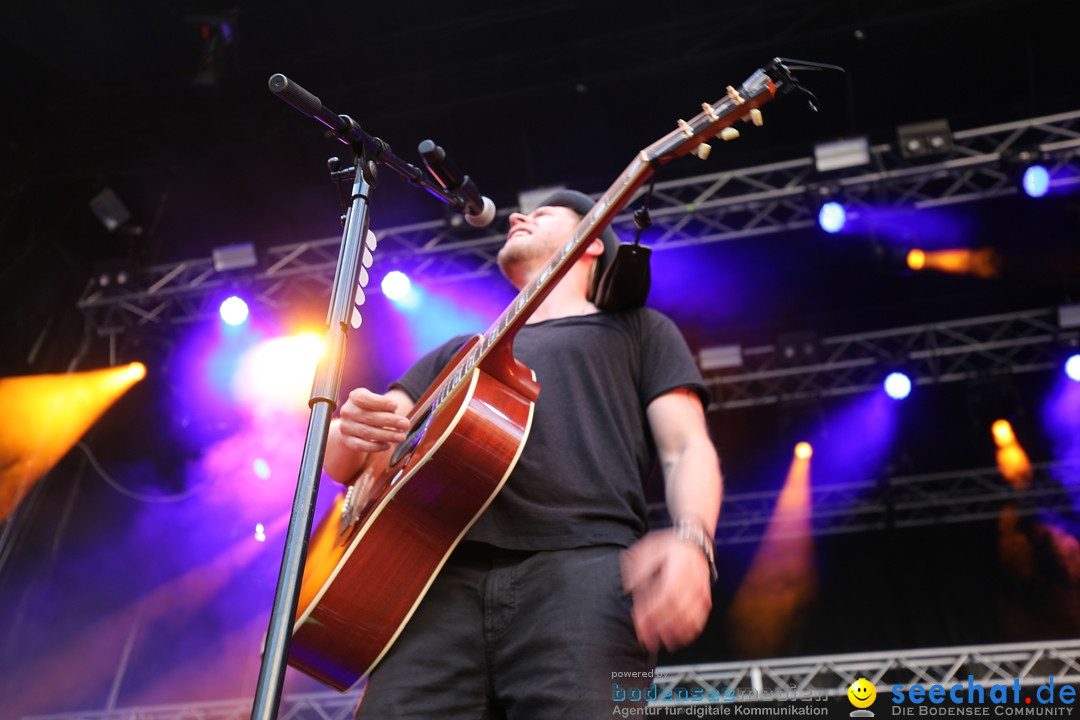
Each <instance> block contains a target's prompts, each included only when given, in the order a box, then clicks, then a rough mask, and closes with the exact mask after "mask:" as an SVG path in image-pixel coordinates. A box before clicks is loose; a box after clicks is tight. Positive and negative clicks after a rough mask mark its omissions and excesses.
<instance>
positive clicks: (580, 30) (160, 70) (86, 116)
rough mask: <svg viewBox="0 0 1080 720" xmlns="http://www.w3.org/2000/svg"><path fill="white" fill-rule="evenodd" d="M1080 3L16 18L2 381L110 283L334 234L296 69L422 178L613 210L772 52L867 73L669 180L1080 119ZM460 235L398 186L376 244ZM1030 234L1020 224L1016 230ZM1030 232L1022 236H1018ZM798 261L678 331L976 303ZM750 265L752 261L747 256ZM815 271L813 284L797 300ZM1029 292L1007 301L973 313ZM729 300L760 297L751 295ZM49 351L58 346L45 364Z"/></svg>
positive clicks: (687, 316) (58, 340) (820, 84)
mask: <svg viewBox="0 0 1080 720" xmlns="http://www.w3.org/2000/svg"><path fill="white" fill-rule="evenodd" d="M1068 5H1069V3H1066V2H1049V1H1047V0H1030V1H1028V2H1014V1H1009V0H965V1H960V0H938V1H936V2H928V1H926V0H903V1H899V0H844V1H840V0H836V1H831V0H825V1H822V2H815V3H806V2H794V1H792V0H763V1H759V2H753V3H742V4H735V3H729V2H719V1H716V0H714V1H712V2H682V3H678V4H660V3H644V2H624V3H619V2H610V1H608V2H574V1H559V0H554V1H547V2H533V1H531V0H523V1H521V2H514V3H503V4H491V5H486V6H485V5H484V4H473V5H469V4H465V5H462V4H455V3H430V2H408V1H404V2H394V3H388V2H365V3H338V2H334V3H331V2H325V1H324V0H308V1H307V2H303V3H287V2H280V1H278V0H270V1H266V2H260V3H245V2H233V3H224V2H183V1H180V0H172V1H167V0H156V1H150V2H147V1H146V0H140V1H138V2H135V1H133V0H118V1H117V2H111V3H108V4H107V5H105V6H102V5H99V4H96V3H83V2H75V1H74V0H53V1H52V2H34V3H30V2H20V3H7V4H5V6H4V8H3V9H2V10H0V61H2V63H3V67H4V68H5V72H4V73H3V74H2V75H0V97H2V98H3V105H2V108H3V109H2V115H0V123H2V130H0V134H2V137H3V140H4V152H3V155H2V173H0V189H2V203H3V205H2V206H0V288H2V289H0V292H2V293H3V295H2V298H0V299H2V300H3V303H4V306H5V308H6V309H7V310H9V312H7V313H5V314H4V326H5V328H6V329H5V335H6V336H8V337H10V338H11V342H8V343H5V345H6V347H5V348H4V350H5V352H4V353H3V363H2V366H0V369H2V370H3V371H4V372H5V374H9V373H12V372H25V371H41V370H47V369H57V368H62V367H63V366H64V365H65V364H66V363H67V362H68V361H69V359H70V355H71V354H72V353H73V352H74V344H75V343H77V340H78V338H79V337H80V336H81V332H82V326H81V323H80V321H79V318H78V317H77V315H76V314H75V313H73V312H72V308H73V306H74V300H75V298H76V297H77V296H78V293H79V290H80V289H81V288H82V284H83V282H84V280H85V278H86V276H87V273H88V272H89V271H90V269H91V268H92V267H93V265H94V264H95V263H98V262H103V261H108V260H110V259H114V258H118V257H121V256H125V255H133V256H135V257H137V258H139V259H140V260H143V261H147V262H162V261H173V260H181V259H185V258H190V257H198V256H205V255H207V254H208V253H209V250H210V249H211V248H212V247H214V246H218V245H223V244H229V243H232V242H241V241H248V240H251V239H253V238H254V239H255V241H256V242H257V243H258V244H260V245H262V246H269V245H277V244H282V243H287V242H297V241H301V240H306V239H311V238H320V237H326V236H329V235H333V234H336V233H337V232H339V228H338V224H337V215H338V206H337V197H336V193H335V191H334V190H333V188H332V187H331V186H330V184H329V182H328V181H327V179H326V171H325V165H324V162H325V159H326V158H327V157H328V156H329V155H330V154H335V153H340V152H341V150H342V149H343V148H342V146H341V145H340V144H338V143H336V142H335V141H333V140H332V139H330V138H328V137H326V135H325V134H324V133H323V132H322V130H321V127H320V126H318V125H316V124H315V123H314V122H312V121H311V120H309V119H307V118H304V117H302V116H300V115H299V114H298V113H296V112H295V111H294V110H292V109H291V108H289V107H288V106H287V105H285V104H284V103H282V102H279V101H278V100H277V99H275V98H274V97H273V96H272V95H271V94H270V93H269V92H268V91H267V79H268V78H269V77H270V75H271V74H273V73H275V72H282V73H285V74H287V75H288V76H290V77H291V78H292V79H294V80H295V81H296V82H299V83H300V84H301V85H303V86H305V87H307V88H308V89H309V90H311V91H312V92H314V93H315V94H317V95H319V96H320V97H321V98H322V99H323V101H324V102H325V103H326V105H327V106H329V107H330V108H332V109H333V110H334V111H336V112H339V113H347V114H349V115H351V116H353V117H354V118H355V119H357V120H358V121H359V122H360V123H361V125H362V126H363V127H364V128H365V130H366V131H367V132H369V133H371V134H372V135H376V136H378V137H380V138H382V139H384V140H385V141H387V142H388V143H390V144H391V146H393V148H394V149H395V151H396V152H397V153H398V154H399V155H400V156H402V157H403V158H404V159H406V160H410V161H412V162H416V163H417V164H419V158H418V157H417V155H416V152H415V148H416V145H417V144H418V143H419V141H420V140H423V139H425V138H429V137H430V138H432V139H435V140H436V141H437V142H439V143H440V144H442V145H443V146H444V147H446V148H447V149H448V151H449V152H450V153H451V154H452V157H453V158H454V159H455V160H456V162H457V164H458V165H459V166H461V167H462V169H463V170H465V171H466V172H468V173H469V174H471V175H472V176H473V177H474V178H475V179H476V180H477V182H478V184H479V185H480V189H481V190H482V192H484V194H486V195H489V196H491V197H492V198H493V199H494V200H495V201H496V203H497V204H498V205H499V206H500V207H507V206H511V205H514V204H515V203H516V198H517V193H518V191H520V190H523V189H529V188H534V187H539V186H543V185H550V184H559V183H567V184H570V185H572V186H576V187H579V188H581V189H583V190H585V191H588V192H599V191H602V190H603V189H605V188H606V187H607V184H608V183H609V182H611V180H613V179H614V177H615V176H616V175H617V174H618V172H619V171H620V170H621V169H622V168H623V167H624V166H625V165H626V163H627V162H628V161H629V160H630V158H631V157H632V156H633V154H634V153H635V152H636V151H637V150H638V149H639V148H641V147H643V146H645V145H647V144H649V143H651V142H652V141H653V140H654V139H656V138H657V137H659V136H661V135H663V134H665V133H667V132H668V131H669V130H670V129H671V127H672V126H673V122H674V120H675V119H676V118H678V117H682V116H686V117H688V116H690V115H692V114H695V113H696V108H697V107H698V105H699V103H700V102H701V101H702V100H714V99H715V98H716V97H719V96H720V95H722V93H723V88H724V87H725V86H726V85H728V84H737V83H738V82H741V81H742V80H743V79H744V78H745V77H746V76H748V75H749V74H750V73H751V72H752V71H753V70H755V69H756V68H757V67H759V66H761V65H762V64H764V63H765V62H767V61H768V60H769V59H770V58H772V57H773V56H785V57H794V58H804V59H808V60H815V61H820V62H828V63H836V64H839V65H842V66H844V67H845V68H846V69H847V71H848V72H847V73H846V75H842V74H839V73H821V74H813V75H812V76H806V75H805V74H804V76H803V77H802V79H803V81H804V83H806V84H808V85H810V86H811V87H813V89H814V90H815V91H816V92H817V94H818V96H819V97H820V99H821V105H822V111H821V112H819V113H817V114H816V115H815V114H811V113H809V112H808V111H807V110H806V108H805V106H804V104H803V103H801V102H797V101H790V100H785V101H784V102H783V103H781V102H777V103H775V104H774V105H773V106H772V107H770V108H769V109H768V117H769V124H768V125H767V127H766V128H765V129H764V131H763V132H761V133H758V134H757V135H753V134H751V133H747V134H746V137H745V140H744V141H740V143H736V144H731V145H725V146H724V147H723V152H722V153H714V154H713V158H712V159H711V160H710V161H709V162H708V163H707V164H701V163H696V162H694V161H689V160H684V161H682V162H681V163H676V164H674V165H673V166H671V167H670V168H669V169H668V170H667V171H666V172H665V174H664V175H661V179H663V178H670V177H674V176H677V175H693V174H697V173H703V172H713V171H717V170H720V169H729V168H737V167H744V166H752V165H757V164H760V163H762V162H766V161H770V160H773V159H781V158H791V157H803V156H806V155H808V154H810V151H811V148H812V145H813V143H815V142H819V141H823V140H831V139H836V138H838V137H842V136H846V135H851V134H855V133H866V134H869V135H870V136H871V138H872V139H873V140H875V141H884V142H888V141H890V140H892V138H893V132H894V129H895V127H896V125H898V124H902V123H908V122H914V121H921V120H926V119H932V118H937V117H946V118H948V119H949V121H950V123H951V124H952V127H953V128H954V129H961V128H971V127H979V126H982V125H986V124H989V123H993V122H1007V121H1012V120H1018V119H1023V118H1029V117H1035V116H1039V115H1043V114H1048V113H1051V112H1059V111H1067V110H1074V109H1077V108H1080V85H1078V84H1077V83H1076V82H1075V79H1074V78H1073V76H1072V73H1071V71H1070V70H1069V68H1070V63H1069V60H1070V58H1069V49H1070V47H1071V44H1070V41H1071V40H1072V30H1071V21H1069V22H1067V21H1066V19H1065V17H1064V13H1065V8H1066V7H1067V6H1068ZM102 7H107V8H108V9H102ZM104 187H111V188H113V189H114V190H115V191H116V192H117V194H118V195H119V196H120V197H121V198H122V199H123V201H124V202H125V203H126V204H127V205H128V207H129V208H130V209H131V211H132V214H133V216H134V217H133V220H132V226H133V227H137V228H139V229H140V230H141V233H140V234H132V233H123V232H118V233H113V234H111V235H110V234H109V233H107V232H106V231H105V230H104V229H103V228H102V227H101V225H100V224H98V223H97V221H96V219H95V218H94V217H93V216H92V215H91V213H90V212H89V210H88V209H87V202H88V201H89V199H90V198H91V197H93V196H94V195H95V194H96V193H97V192H99V191H100V190H101V189H102V188H104ZM441 212H442V207H441V205H439V204H438V203H437V202H435V201H434V200H432V199H431V198H429V197H428V196H427V195H425V194H423V193H421V192H418V191H416V190H414V189H413V188H410V187H408V186H406V185H405V184H404V183H402V182H400V181H399V180H398V179H397V178H395V177H392V176H390V174H389V173H388V172H386V173H384V175H383V180H382V183H381V184H380V186H379V188H378V191H377V197H376V201H375V205H374V215H373V225H374V226H375V227H376V228H378V227H380V226H382V227H388V226H393V225H398V224H402V223H405V222H409V221H413V220H416V219H430V218H435V217H439V215H440V213H441ZM1062 212H1063V213H1065V215H1067V216H1069V217H1071V215H1068V213H1069V212H1071V210H1069V209H1066V210H1063V211H1062ZM1016 217H1018V216H1017V214H1016V213H1012V212H1005V217H1004V219H1003V221H1004V220H1010V221H1015V219H1016ZM989 225H990V226H992V227H994V228H1000V227H1002V225H1001V224H999V222H998V221H997V220H993V221H990V222H989ZM1055 227H1062V226H1060V225H1055ZM1001 232H1002V234H1004V233H1005V232H1006V231H1004V230H1002V231H1001ZM1008 232H1009V234H1010V235H1016V234H1018V233H1019V234H1023V233H1022V232H1021V231H1020V230H1018V229H1017V228H1016V226H1015V223H1014V225H1013V226H1012V229H1010V230H1009V231H1008ZM1069 232H1071V233H1072V234H1073V235H1075V227H1071V230H1069ZM1070 241H1071V243H1072V245H1075V244H1076V243H1075V239H1074V238H1070ZM784 242H796V240H794V239H790V240H788V241H783V240H771V241H755V240H748V241H744V246H743V247H741V248H732V249H725V250H724V251H722V252H723V253H726V254H719V255H718V254H717V253H721V251H720V250H719V249H717V250H715V251H713V252H714V254H713V255H708V256H706V257H705V261H704V263H702V264H699V265H698V267H699V268H700V270H699V272H700V274H701V275H702V277H694V281H695V285H696V286H697V287H700V288H701V291H700V293H699V294H695V295H693V296H692V297H689V298H687V301H686V302H683V303H681V306H682V307H683V308H684V309H683V310H681V311H680V310H676V309H675V308H674V307H673V306H672V307H670V308H669V307H666V308H665V309H668V310H670V311H671V312H673V313H675V314H680V313H681V314H682V316H681V317H680V318H677V319H681V320H682V322H683V323H684V324H686V325H687V326H689V325H692V324H696V323H699V322H700V321H702V320H703V319H704V318H703V317H702V316H703V315H706V316H707V317H708V318H711V320H712V322H714V323H719V324H720V325H722V326H725V327H728V328H736V327H750V326H763V327H766V326H767V327H773V326H776V325H777V324H787V325H792V324H798V323H802V322H810V321H816V320H817V319H820V318H823V317H831V316H834V315H837V314H838V313H840V314H842V313H843V312H845V309H850V308H851V307H853V306H856V305H857V306H859V307H860V308H862V309H867V308H872V307H876V306H879V305H880V306H889V307H896V306H898V305H899V306H904V305H912V306H914V305H917V304H919V303H920V302H922V303H924V304H925V302H926V301H927V298H936V297H938V296H940V294H942V293H943V294H945V295H947V296H950V297H957V296H958V295H959V296H967V293H968V292H969V291H970V290H971V286H970V284H967V283H965V282H964V281H956V282H954V283H952V284H950V283H948V282H945V283H942V282H941V281H931V282H923V284H922V285H905V286H901V285H898V284H895V283H894V281H892V280H888V281H882V282H878V281H876V280H873V279H872V278H871V276H870V275H868V274H867V272H864V270H865V267H863V266H861V265H860V264H859V263H863V262H865V258H864V256H863V255H861V254H859V253H857V252H850V253H849V252H848V249H847V248H842V249H840V250H835V249H834V250H833V251H832V253H833V254H832V255H831V256H826V257H824V258H823V259H822V258H819V259H817V260H813V261H808V260H807V259H806V258H805V257H797V256H794V255H792V256H791V257H792V258H793V259H792V260H791V261H790V262H789V263H788V264H787V266H784V265H783V263H782V261H781V260H780V259H779V256H780V255H783V254H786V253H787V250H786V248H785V246H784ZM799 242H801V241H799ZM755 243H757V245H756V248H760V251H759V252H758V254H757V255H755V250H754V249H749V248H748V247H747V246H748V245H751V244H755ZM770 243H771V244H770ZM737 244H738V243H733V244H730V245H737ZM725 245H728V244H725ZM1054 252H1056V250H1054ZM765 260H769V261H770V262H772V261H775V262H777V267H776V271H775V272H776V275H775V276H774V278H773V280H774V281H775V282H772V283H769V287H768V292H767V293H766V292H761V293H760V297H757V296H756V295H755V294H754V292H755V291H754V290H746V289H745V288H734V289H732V288H728V292H729V295H728V297H727V298H726V302H724V303H723V304H724V306H725V307H726V308H728V310H727V311H726V312H721V313H720V314H717V313H716V312H714V308H715V307H716V306H717V304H718V301H717V298H713V297H710V296H709V295H708V293H707V290H706V289H707V288H709V287H716V286H717V285H719V283H710V282H709V275H710V272H711V271H710V270H709V267H710V265H709V263H715V264H717V265H718V264H719V263H721V262H724V263H729V262H734V261H740V262H746V263H748V264H750V265H751V266H753V267H754V269H753V270H752V274H753V273H756V276H761V277H764V276H765V271H763V270H762V269H761V268H762V263H763V262H764V261H765ZM808 262H809V263H810V264H809V266H808ZM1059 267H1061V266H1060V265H1059ZM807 269H812V270H814V275H813V278H812V279H810V278H800V277H797V276H796V274H797V273H800V272H803V271H805V270H807ZM853 271H854V274H853ZM728 272H730V268H729V269H728ZM769 272H772V271H771V270H770V271H769ZM1030 281H1031V276H1030V275H1029V276H1028V277H1027V278H1025V279H1023V280H1022V281H1020V283H1019V284H1020V285H1023V284H1024V283H1029V282H1030ZM935 283H937V284H935ZM1036 284H1038V285H1039V286H1040V287H1044V286H1045V290H1046V292H1045V293H1043V295H1045V297H1043V296H1042V295H1039V294H1036V296H1030V297H1029V296H1027V295H1025V296H1024V297H1023V298H1022V299H1021V298H1020V297H1019V296H1018V297H1017V299H1016V300H1015V302H1016V303H1028V302H1043V301H1054V299H1055V298H1061V297H1064V296H1065V295H1067V294H1068V291H1069V288H1070V287H1072V282H1071V278H1067V277H1066V278H1062V277H1061V273H1060V272H1059V273H1058V277H1056V278H1055V279H1054V280H1053V281H1052V282H1050V283H1049V285H1047V284H1046V283H1043V282H1038V283H1036ZM1017 289H1018V286H1017V285H1015V284H1014V286H1009V287H1008V288H1006V286H999V287H989V288H987V287H986V286H984V287H983V289H982V290H980V291H979V292H976V293H975V295H974V296H973V297H977V298H980V299H979V300H977V301H976V302H974V303H973V304H976V305H977V304H978V302H981V298H982V297H983V296H985V295H986V294H987V293H989V294H990V295H994V296H999V295H1001V294H1002V293H1005V291H1006V290H1008V294H1011V293H1013V291H1016V290H1017ZM733 290H734V291H738V292H742V293H744V297H740V298H738V299H737V300H736V299H734V298H732V297H731V296H730V293H731V292H732V291H733ZM1020 294H1021V295H1023V294H1024V293H1020ZM1010 302H1013V301H1010ZM703 308H709V311H708V312H707V313H704V312H703V311H702V309H703ZM755 308H756V309H757V310H755ZM11 310H14V311H15V312H10V311H11ZM958 310H959V308H958ZM755 312H758V313H759V315H755ZM42 328H50V330H49V331H48V332H47V333H45V335H44V337H45V340H46V342H43V343H42V344H41V346H40V347H39V350H38V352H37V353H36V354H34V353H33V352H32V349H33V348H34V347H35V343H36V342H37V341H38V340H39V339H41V338H42V337H43V334H42ZM688 332H690V333H691V334H694V333H695V332H698V333H700V331H699V330H697V329H696V328H693V327H691V328H689V329H688ZM706 334H707V333H706ZM31 360H32V362H31Z"/></svg>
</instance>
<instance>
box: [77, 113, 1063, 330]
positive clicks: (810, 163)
mask: <svg viewBox="0 0 1080 720" xmlns="http://www.w3.org/2000/svg"><path fill="white" fill-rule="evenodd" d="M1020 150H1038V151H1039V153H1040V154H1041V155H1042V157H1043V162H1044V163H1045V164H1047V165H1049V166H1050V170H1051V173H1052V174H1054V175H1055V177H1060V178H1063V179H1060V180H1055V185H1067V184H1077V183H1080V111H1074V112H1069V113H1061V114H1058V115H1050V116H1045V117H1039V118H1032V119H1028V120H1021V121H1017V122H1012V123H1005V124H1001V125H994V126H989V127H983V128H978V129H973V130H964V131H958V132H955V133H953V148H952V150H951V151H950V152H949V153H948V154H947V155H942V156H940V158H938V159H925V158H924V159H922V160H918V161H912V160H907V159H904V158H903V157H901V155H900V153H899V152H898V150H897V148H896V147H894V145H893V144H889V143H886V144H880V145H875V146H872V147H871V148H870V163H869V165H866V166H863V167H859V168H848V169H844V170H834V171H831V172H829V173H827V174H823V173H819V172H817V170H816V167H815V164H814V158H813V157H803V158H798V159H794V160H788V161H783V162H777V163H771V164H766V165H759V166H755V167H747V168H741V169H736V170H725V171H722V172H717V173H711V174H708V175H700V176H695V177H690V178H685V179H678V180H671V181H667V182H658V183H657V185H656V189H655V193H654V197H653V204H652V210H651V215H652V219H653V227H652V229H651V230H650V235H649V239H648V244H649V245H650V246H651V247H653V248H654V249H656V250H666V249H671V248H677V247H683V246H688V245H701V244H705V243H712V242H721V241H727V240H735V239H739V238H753V237H759V236H762V235H768V234H772V233H780V232H789V231H793V230H800V229H803V228H808V227H812V226H813V225H814V223H815V222H816V218H815V212H816V206H815V202H816V201H815V198H816V197H817V196H818V191H819V190H820V188H822V187H823V186H828V187H831V188H835V189H836V190H837V191H838V192H839V193H840V195H839V199H841V200H843V201H844V202H845V203H846V204H848V205H849V206H851V207H853V208H854V209H855V211H856V212H857V211H858V209H859V208H860V207H869V206H871V205H873V206H875V207H882V206H892V207H911V208H926V207H934V206H938V205H948V204H957V203H967V202H974V201H979V200H988V199H993V198H997V197H1003V196H1007V195H1013V194H1016V193H1017V192H1018V190H1017V185H1016V182H1015V178H1014V177H1013V176H1012V175H1011V174H1010V173H1009V172H1008V171H1007V169H1006V168H1005V167H1004V165H1005V163H1004V162H1003V159H1005V158H1007V157H1008V156H1009V155H1010V154H1013V153H1015V152H1016V151H1020ZM512 210H513V209H512V208H507V209H503V210H501V211H500V212H499V215H500V217H501V219H502V220H504V221H505V218H506V216H507V215H508V214H509V213H510V212H511V211H512ZM502 225H505V222H503V223H501V224H499V223H497V224H496V226H497V227H499V226H502ZM613 226H614V228H615V229H616V231H618V232H619V233H620V234H621V235H622V236H624V237H632V235H633V232H634V226H633V220H632V217H631V215H630V213H629V212H627V213H624V214H622V215H620V216H619V217H617V218H616V220H615V221H614V223H613ZM376 233H377V235H378V237H379V250H378V251H377V256H378V258H379V259H378V263H379V264H380V266H385V267H397V268H400V269H402V270H406V271H407V272H408V273H409V274H410V275H411V276H412V277H413V278H414V279H416V280H418V281H420V282H423V283H438V282H452V281H461V280H466V279H471V278H476V277H482V276H487V275H493V274H495V273H497V272H498V271H497V269H496V264H495V255H496V252H497V250H498V248H499V247H500V246H501V244H502V242H503V240H504V237H503V235H502V234H501V233H496V232H493V231H491V232H482V231H475V230H470V229H468V228H467V227H466V228H464V229H462V228H461V227H457V228H455V227H452V226H451V225H450V224H448V223H446V222H444V221H442V220H439V221H431V222H422V223H416V224H412V225H405V226H400V227H391V228H384V229H381V230H379V229H376ZM340 241H341V239H340V237H332V238H324V239H321V240H311V241H307V242H301V243H294V244H288V245H278V246H275V247H271V248H269V249H268V250H266V251H265V253H264V254H263V258H262V262H261V263H260V265H259V266H258V269H257V270H256V269H253V270H251V271H248V272H244V271H229V272H224V273H219V272H216V271H215V269H214V263H213V261H212V259H211V258H210V257H203V258H193V259H190V260H185V261H182V262H176V263H170V264H162V265H157V266H153V267H147V268H127V269H126V277H125V282H124V283H122V284H121V283H118V282H116V277H115V276H113V277H111V278H108V280H109V281H108V282H107V284H104V285H103V284H102V283H101V282H100V276H96V277H93V278H91V279H90V280H89V282H88V284H87V286H86V288H85V289H84V291H83V293H82V294H81V296H80V298H79V300H78V303H77V304H78V308H79V309H80V310H81V311H82V313H83V314H84V315H85V317H86V318H87V320H88V322H89V323H90V325H91V327H92V328H93V329H94V330H95V331H96V332H97V333H98V334H99V335H115V334H116V333H120V332H123V331H125V330H128V329H132V328H139V327H147V326H150V327H154V326H163V325H167V324H172V323H186V322H192V321H195V320H200V319H203V318H207V317H212V316H213V315H214V314H215V313H216V312H217V305H218V303H219V302H220V300H221V299H222V296H223V293H226V292H231V291H233V290H235V289H238V288H244V289H246V290H247V291H248V293H249V294H250V295H251V296H252V299H251V300H250V302H252V303H254V304H255V306H257V307H259V306H262V307H266V308H269V309H272V310H274V309H279V308H282V307H288V306H290V305H292V304H294V303H297V302H307V301H309V300H310V299H312V298H320V299H324V298H326V297H328V295H329V289H330V286H331V285H332V282H333V275H334V270H335V267H336V265H337V255H338V248H339V245H340Z"/></svg>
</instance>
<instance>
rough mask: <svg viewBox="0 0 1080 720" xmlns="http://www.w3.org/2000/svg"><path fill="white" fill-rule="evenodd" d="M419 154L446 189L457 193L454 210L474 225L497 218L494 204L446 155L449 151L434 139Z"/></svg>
mask: <svg viewBox="0 0 1080 720" xmlns="http://www.w3.org/2000/svg"><path fill="white" fill-rule="evenodd" d="M419 150H420V156H421V157H423V158H424V165H426V166H427V169H428V171H429V172H430V173H431V175H432V177H434V178H435V179H436V180H437V181H438V182H439V184H440V185H442V187H443V189H444V190H446V191H447V192H450V193H454V194H455V196H456V197H457V200H458V201H457V203H455V204H454V210H456V211H458V212H461V213H462V214H464V216H465V222H467V223H469V224H470V225H472V226H473V227H487V226H488V225H490V224H491V221H492V220H494V219H495V203H494V202H492V201H491V198H489V197H486V196H484V195H481V194H480V191H479V190H477V189H476V183H474V182H473V180H472V178H470V177H469V176H468V175H462V174H461V172H460V171H459V170H458V169H457V167H456V166H455V165H454V163H452V162H450V160H449V159H448V158H447V157H446V151H445V150H443V149H442V148H441V147H439V146H438V145H436V144H435V143H434V141H432V140H425V141H424V142H422V143H420V147H419Z"/></svg>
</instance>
